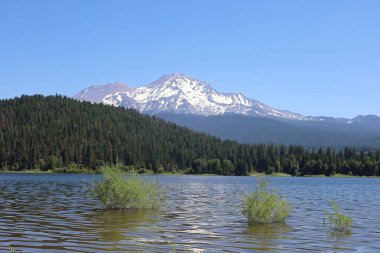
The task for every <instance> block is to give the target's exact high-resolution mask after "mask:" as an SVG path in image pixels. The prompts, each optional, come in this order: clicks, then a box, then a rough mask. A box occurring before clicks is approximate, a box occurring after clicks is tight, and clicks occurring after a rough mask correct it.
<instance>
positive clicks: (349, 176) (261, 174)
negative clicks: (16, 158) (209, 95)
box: [0, 170, 380, 178]
mask: <svg viewBox="0 0 380 253" xmlns="http://www.w3.org/2000/svg"><path fill="white" fill-rule="evenodd" d="M125 173H126V174H138V175H145V176H149V175H156V176H160V175H164V176H220V177H225V176H233V177H240V176H235V175H218V174H187V173H185V172H180V171H179V172H164V173H153V172H152V171H146V172H144V173H138V172H137V171H136V172H133V171H126V172H125ZM1 174H36V175H39V174H82V175H83V174H88V175H94V174H100V173H99V172H97V171H90V170H83V171H54V170H47V171H41V170H23V171H12V170H0V175H1ZM243 177H244V176H243ZM245 177H299V178H302V177H305V178H380V176H355V175H344V174H335V175H332V176H326V175H303V176H292V175H290V174H286V173H272V174H270V175H266V174H265V173H260V172H252V173H250V174H249V175H246V176H245Z"/></svg>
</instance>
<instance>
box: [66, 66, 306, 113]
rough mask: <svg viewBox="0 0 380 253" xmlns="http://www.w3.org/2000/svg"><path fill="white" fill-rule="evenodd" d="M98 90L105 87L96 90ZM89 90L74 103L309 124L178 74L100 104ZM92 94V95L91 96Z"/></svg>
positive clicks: (115, 94)
mask: <svg viewBox="0 0 380 253" xmlns="http://www.w3.org/2000/svg"><path fill="white" fill-rule="evenodd" d="M97 88H98V89H100V88H103V89H104V86H97ZM94 89H96V88H94V87H92V88H91V87H89V88H87V89H85V90H83V91H81V92H79V93H78V94H76V95H75V96H74V98H75V99H79V100H86V101H91V102H101V103H104V104H108V105H114V106H123V107H128V108H134V109H137V110H139V111H140V112H143V113H148V114H157V113H160V112H163V111H164V112H174V113H183V114H197V115H205V116H209V115H220V114H225V113H237V114H243V115H249V116H259V117H273V118H283V119H293V120H308V118H307V117H305V116H303V115H301V114H298V113H293V112H290V111H287V110H279V109H276V108H274V107H272V106H269V105H267V104H264V103H262V102H260V101H258V100H255V99H252V98H248V97H246V96H244V95H243V94H242V93H223V92H219V91H217V90H215V89H213V88H212V86H211V85H209V84H208V83H206V82H204V81H201V80H198V79H195V78H192V77H188V76H185V75H184V74H180V73H175V74H171V75H164V76H162V77H160V78H159V79H157V80H156V81H153V82H151V83H150V84H148V85H145V86H142V87H138V88H131V89H129V90H127V91H116V92H115V91H114V90H110V91H109V94H107V95H105V96H104V98H103V99H102V100H101V101H100V100H99V99H98V98H96V97H94V96H93V95H92V93H93V90H94ZM89 91H90V92H89Z"/></svg>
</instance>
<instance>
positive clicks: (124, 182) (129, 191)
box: [92, 166, 164, 209]
mask: <svg viewBox="0 0 380 253" xmlns="http://www.w3.org/2000/svg"><path fill="white" fill-rule="evenodd" d="M100 171H101V173H102V179H101V181H99V182H96V181H95V182H94V187H93V188H92V193H93V194H94V196H95V197H96V198H98V199H99V200H100V201H101V202H102V203H103V204H104V205H105V206H106V207H107V208H109V209H157V208H159V207H160V205H161V203H162V202H163V200H164V190H163V188H162V187H161V186H160V185H159V184H158V183H157V181H154V182H151V181H148V180H143V179H142V178H141V177H140V176H138V175H135V174H131V175H126V174H125V173H124V172H122V171H121V170H120V169H117V168H114V167H109V166H105V167H102V168H100Z"/></svg>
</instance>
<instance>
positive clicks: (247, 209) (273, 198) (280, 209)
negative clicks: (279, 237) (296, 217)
mask: <svg viewBox="0 0 380 253" xmlns="http://www.w3.org/2000/svg"><path fill="white" fill-rule="evenodd" d="M290 212H291V207H290V205H289V203H288V201H286V200H285V199H284V198H282V197H281V196H280V195H279V194H278V193H277V192H276V191H274V190H270V189H268V181H267V180H266V179H261V180H260V182H259V187H258V189H257V190H256V191H255V192H252V193H250V194H248V195H247V196H245V198H244V201H243V215H244V216H245V217H247V218H248V222H249V223H259V224H270V223H284V222H285V219H286V218H287V217H288V216H289V214H290Z"/></svg>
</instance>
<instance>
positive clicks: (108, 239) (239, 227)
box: [0, 174, 380, 253]
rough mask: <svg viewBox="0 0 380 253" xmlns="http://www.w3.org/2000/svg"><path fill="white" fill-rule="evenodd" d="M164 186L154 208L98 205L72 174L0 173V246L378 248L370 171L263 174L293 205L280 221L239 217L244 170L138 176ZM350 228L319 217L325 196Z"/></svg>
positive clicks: (379, 210)
mask: <svg viewBox="0 0 380 253" xmlns="http://www.w3.org/2000/svg"><path fill="white" fill-rule="evenodd" d="M145 177H146V178H148V179H153V178H157V180H158V181H159V182H160V183H161V184H162V185H164V187H165V188H166V191H167V201H166V203H165V204H164V205H163V207H162V209H161V210H159V211H148V212H131V211H107V210H105V209H104V208H103V206H102V205H101V204H100V203H99V202H98V201H97V200H95V199H94V198H93V197H92V196H91V195H90V194H89V193H88V191H87V190H86V189H84V188H83V184H84V181H87V182H92V181H93V180H95V179H97V178H99V176H94V175H78V174H0V252H9V245H11V244H12V245H14V246H15V248H16V250H17V252H39V253H42V252H108V251H109V252H174V251H176V252H192V251H196V250H201V251H202V252H263V251H269V252H305V251H311V252H318V251H319V252H380V243H379V239H380V225H379V221H380V194H379V193H378V192H379V189H380V179H377V178H288V177H284V178H281V177H277V178H276V177H271V178H269V179H270V181H271V182H272V184H273V185H274V186H275V187H276V188H277V189H278V191H279V192H280V193H281V194H283V195H285V196H286V198H287V199H288V200H289V202H290V203H291V205H292V207H293V212H292V213H291V215H290V217H289V218H288V219H287V222H286V224H285V225H248V224H247V220H246V218H245V217H244V216H243V215H242V214H241V201H242V196H243V195H244V193H247V192H249V191H253V190H254V189H255V187H256V185H257V180H256V178H254V177H222V176H170V175H162V176H161V175H160V176H145ZM331 198H333V199H335V200H336V201H337V202H338V203H339V204H340V205H341V207H342V208H343V209H344V210H345V211H346V213H347V214H349V215H350V216H351V218H352V219H353V227H352V231H351V233H337V232H334V230H332V229H331V228H330V226H329V225H328V224H327V223H326V224H324V218H325V217H326V216H325V210H326V209H329V208H330V205H329V203H328V201H329V199H331Z"/></svg>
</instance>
